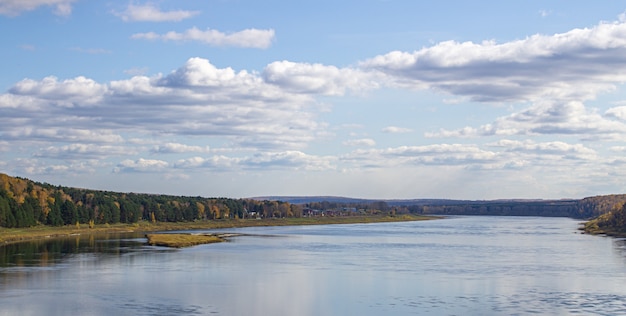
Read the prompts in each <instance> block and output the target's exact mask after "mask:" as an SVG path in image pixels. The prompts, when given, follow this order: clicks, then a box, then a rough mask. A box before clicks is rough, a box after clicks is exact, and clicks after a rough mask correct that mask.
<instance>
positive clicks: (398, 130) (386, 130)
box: [381, 126, 413, 134]
mask: <svg viewBox="0 0 626 316" xmlns="http://www.w3.org/2000/svg"><path fill="white" fill-rule="evenodd" d="M412 131H413V130H412V129H410V128H405V127H398V126H387V127H385V128H383V129H382V130H381V132H383V133H390V134H401V133H410V132H412Z"/></svg>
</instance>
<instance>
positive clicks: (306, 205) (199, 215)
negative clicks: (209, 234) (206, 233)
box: [0, 173, 626, 228]
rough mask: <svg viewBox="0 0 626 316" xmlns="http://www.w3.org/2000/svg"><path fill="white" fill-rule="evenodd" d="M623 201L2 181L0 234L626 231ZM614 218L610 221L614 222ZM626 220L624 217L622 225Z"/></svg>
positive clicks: (617, 197) (625, 200) (620, 196)
mask: <svg viewBox="0 0 626 316" xmlns="http://www.w3.org/2000/svg"><path fill="white" fill-rule="evenodd" d="M625 203H626V195H625V194H616V195H604V196H595V197H588V198H584V199H580V200H574V199H569V200H545V201H544V200H531V201H524V200H521V201H520V200H497V201H455V200H436V199H435V200H433V199H428V200H403V201H400V200H395V201H394V200H388V201H385V200H353V201H349V200H347V201H346V200H344V201H326V200H322V201H319V197H318V198H312V201H310V202H306V199H299V203H290V202H288V201H281V200H267V199H253V198H250V199H231V198H206V197H199V196H197V197H190V196H172V195H160V194H140V193H119V192H110V191H98V190H89V189H80V188H70V187H62V186H54V185H51V184H47V183H39V182H34V181H31V180H28V179H23V178H18V177H11V176H8V175H6V174H1V173H0V227H7V228H18V227H32V226H36V225H50V226H62V225H76V224H88V225H89V226H90V227H92V226H93V225H96V224H116V223H136V222H138V221H150V222H153V223H155V222H188V221H202V220H220V219H256V218H283V217H303V216H325V215H326V216H351V215H377V214H378V215H381V214H382V215H391V216H394V215H399V214H419V215H496V216H507V215H508V216H559V217H572V218H581V219H590V218H595V217H598V216H601V215H603V214H608V215H605V216H604V217H602V218H604V219H605V221H604V222H603V224H602V225H623V226H624V228H626V220H625V219H626V208H625V207H624V205H625ZM608 216H612V217H610V218H609V217H608ZM620 216H622V217H620Z"/></svg>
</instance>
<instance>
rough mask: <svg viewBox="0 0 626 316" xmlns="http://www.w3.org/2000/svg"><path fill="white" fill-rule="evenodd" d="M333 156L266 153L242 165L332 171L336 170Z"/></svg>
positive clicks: (289, 152) (298, 152) (296, 152)
mask: <svg viewBox="0 0 626 316" xmlns="http://www.w3.org/2000/svg"><path fill="white" fill-rule="evenodd" d="M334 161H335V158H334V157H332V156H315V155H308V154H305V153H303V152H301V151H293V150H290V151H283V152H264V153H259V154H257V155H254V156H253V157H248V158H246V159H243V160H242V161H241V162H240V164H241V165H242V166H243V167H245V168H253V169H264V170H265V169H272V168H278V169H295V170H309V171H311V170H317V171H320V170H332V169H335V166H334V164H333V162H334Z"/></svg>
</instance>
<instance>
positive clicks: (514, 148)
mask: <svg viewBox="0 0 626 316" xmlns="http://www.w3.org/2000/svg"><path fill="white" fill-rule="evenodd" d="M491 146H493V147H500V148H503V149H505V150H506V151H508V152H516V153H527V154H536V155H541V156H542V157H545V156H547V155H549V156H558V157H559V158H567V159H583V160H594V159H597V157H598V155H597V153H596V151H595V150H593V149H591V148H587V147H585V146H584V145H582V144H573V145H572V144H568V143H565V142H562V141H552V142H541V143H537V142H535V141H532V140H526V141H523V142H522V141H516V140H508V139H503V140H499V141H497V142H495V143H492V144H491Z"/></svg>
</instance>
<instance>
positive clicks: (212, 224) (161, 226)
mask: <svg viewBox="0 0 626 316" xmlns="http://www.w3.org/2000/svg"><path fill="white" fill-rule="evenodd" d="M438 218H441V217H437V216H415V215H401V216H346V217H301V218H268V219H224V220H206V221H194V222H177V223H169V222H157V223H152V222H147V221H141V222H138V223H133V224H113V225H109V224H104V225H95V226H94V227H93V228H89V225H87V224H81V225H68V226H45V225H41V226H36V227H30V228H0V244H7V243H15V242H21V241H28V240H36V239H46V238H58V237H66V236H72V235H90V234H108V233H125V232H129V233H130V232H137V233H148V232H157V231H172V230H194V229H220V228H237V227H256V226H295V225H331V224H366V223H384V222H405V221H419V220H430V219H438Z"/></svg>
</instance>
